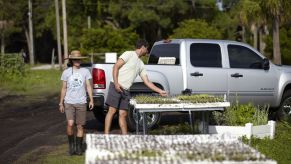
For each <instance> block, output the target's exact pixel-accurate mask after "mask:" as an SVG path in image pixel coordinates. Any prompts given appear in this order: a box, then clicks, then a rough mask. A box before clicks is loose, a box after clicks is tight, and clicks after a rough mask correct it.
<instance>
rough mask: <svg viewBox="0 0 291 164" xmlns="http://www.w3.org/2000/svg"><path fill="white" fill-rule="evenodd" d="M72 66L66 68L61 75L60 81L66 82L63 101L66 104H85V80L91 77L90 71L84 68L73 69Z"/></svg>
mask: <svg viewBox="0 0 291 164" xmlns="http://www.w3.org/2000/svg"><path fill="white" fill-rule="evenodd" d="M72 69H73V68H72V67H71V68H68V69H66V70H65V71H64V72H63V74H62V77H61V80H62V81H66V82H67V92H66V95H65V103H68V104H85V103H86V102H87V101H86V99H87V95H86V80H89V79H92V76H91V73H90V71H89V70H88V69H86V68H80V69H75V70H73V71H72Z"/></svg>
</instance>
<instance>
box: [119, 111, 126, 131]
mask: <svg viewBox="0 0 291 164" xmlns="http://www.w3.org/2000/svg"><path fill="white" fill-rule="evenodd" d="M126 116H127V111H126V110H119V126H120V129H121V133H122V134H127V123H126Z"/></svg>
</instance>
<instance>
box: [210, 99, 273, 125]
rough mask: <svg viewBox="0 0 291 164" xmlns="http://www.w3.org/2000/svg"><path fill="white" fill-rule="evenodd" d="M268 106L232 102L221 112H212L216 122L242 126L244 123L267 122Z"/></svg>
mask: <svg viewBox="0 0 291 164" xmlns="http://www.w3.org/2000/svg"><path fill="white" fill-rule="evenodd" d="M268 109H269V107H268V106H257V107H255V106H254V105H253V104H251V103H249V104H238V103H237V104H234V105H232V106H231V107H229V108H226V110H225V111H223V112H217V111H215V112H213V113H212V114H213V117H214V120H215V121H216V123H217V124H219V125H221V124H223V125H228V126H244V125H245V124H246V123H253V125H265V124H267V122H268Z"/></svg>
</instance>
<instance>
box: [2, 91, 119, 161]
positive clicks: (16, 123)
mask: <svg viewBox="0 0 291 164" xmlns="http://www.w3.org/2000/svg"><path fill="white" fill-rule="evenodd" d="M87 117H88V119H87V120H88V121H87V125H86V129H87V131H88V132H90V131H94V132H96V133H98V132H100V133H101V132H102V131H103V129H102V128H103V127H102V125H101V124H100V123H98V122H97V121H96V120H95V119H94V116H93V113H92V112H88V115H87ZM0 122H1V124H0V129H1V133H0V160H1V161H2V162H3V161H5V163H13V162H14V161H16V160H17V159H18V158H19V157H20V156H21V155H23V154H25V153H27V152H30V151H33V150H35V149H37V148H39V147H45V146H48V148H49V147H51V146H54V145H60V144H63V143H66V142H67V140H66V137H65V125H66V122H65V115H64V114H62V113H60V112H59V111H58V96H57V95H53V96H49V97H38V98H35V97H23V96H16V95H13V96H11V95H10V96H2V97H1V98H0ZM98 125H99V126H98ZM113 132H114V131H113ZM0 163H1V162H0Z"/></svg>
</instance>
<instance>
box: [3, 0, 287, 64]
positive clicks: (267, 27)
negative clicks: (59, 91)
mask: <svg viewBox="0 0 291 164" xmlns="http://www.w3.org/2000/svg"><path fill="white" fill-rule="evenodd" d="M31 1H32V13H33V15H32V20H33V29H34V33H33V37H34V41H35V52H36V53H35V54H36V57H35V60H36V61H38V62H47V61H50V58H51V52H52V49H53V48H54V49H57V44H56V43H57V30H56V14H55V13H56V12H55V10H56V5H55V1H52V0H31ZM58 2H59V6H61V5H62V4H61V0H59V1H58ZM221 2H222V5H221V6H220V7H219V4H221ZM0 5H1V10H0V34H1V54H4V53H7V52H8V53H9V52H20V51H25V52H29V51H31V50H29V48H28V47H29V46H28V43H29V29H28V15H27V14H28V11H29V8H28V2H27V1H25V0H23V1H19V0H0ZM290 9H291V1H289V0H66V11H67V13H66V16H67V30H68V49H69V50H72V49H80V50H81V51H82V52H83V53H84V54H90V53H104V52H118V53H121V52H122V51H124V50H128V49H132V48H133V43H134V42H135V40H136V39H137V38H144V39H146V40H148V41H149V42H150V44H153V43H154V42H155V41H157V40H161V39H171V38H206V39H228V40H237V41H241V42H246V43H248V44H250V45H252V46H253V47H255V48H256V49H258V50H259V51H261V52H262V53H263V54H265V56H267V57H268V58H270V59H272V60H273V61H274V63H276V64H281V63H282V64H291V52H290V51H291V17H290V14H291V10H290ZM58 10H59V11H60V13H61V8H60V9H58ZM60 16H61V18H60V19H61V20H62V15H61V14H60ZM61 26H62V24H61ZM61 29H62V28H61ZM61 38H62V37H61ZM62 39H63V38H62ZM62 43H63V42H62ZM63 51H64V49H62V53H64V52H63Z"/></svg>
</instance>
